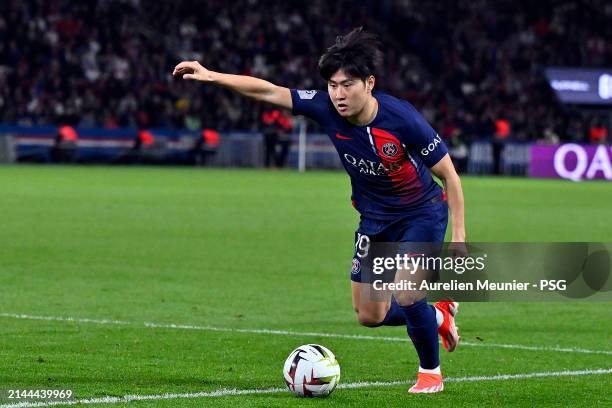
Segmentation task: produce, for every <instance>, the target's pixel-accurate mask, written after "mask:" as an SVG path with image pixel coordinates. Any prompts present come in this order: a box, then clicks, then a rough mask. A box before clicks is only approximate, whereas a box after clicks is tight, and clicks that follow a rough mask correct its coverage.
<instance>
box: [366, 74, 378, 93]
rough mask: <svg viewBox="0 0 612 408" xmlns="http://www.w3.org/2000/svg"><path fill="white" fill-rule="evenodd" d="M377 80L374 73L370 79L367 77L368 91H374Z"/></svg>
mask: <svg viewBox="0 0 612 408" xmlns="http://www.w3.org/2000/svg"><path fill="white" fill-rule="evenodd" d="M375 82H376V79H375V78H374V75H370V76H369V77H368V79H366V92H372V90H373V89H374V83H375Z"/></svg>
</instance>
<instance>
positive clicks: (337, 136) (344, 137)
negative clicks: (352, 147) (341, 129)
mask: <svg viewBox="0 0 612 408" xmlns="http://www.w3.org/2000/svg"><path fill="white" fill-rule="evenodd" d="M336 139H342V140H353V138H352V137H347V136H342V135H341V134H340V133H336Z"/></svg>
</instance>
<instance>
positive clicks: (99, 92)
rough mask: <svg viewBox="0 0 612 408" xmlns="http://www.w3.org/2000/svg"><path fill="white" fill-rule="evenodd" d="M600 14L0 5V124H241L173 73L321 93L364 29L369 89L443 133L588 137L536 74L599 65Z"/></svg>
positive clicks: (585, 126) (554, 6) (545, 6)
mask: <svg viewBox="0 0 612 408" xmlns="http://www.w3.org/2000/svg"><path fill="white" fill-rule="evenodd" d="M610 21H612V3H609V2H606V1H605V0H591V1H579V0H559V1H548V0H546V1H539V2H531V1H527V0H500V1H495V2H490V1H486V0H453V1H435V2H434V1H431V2H429V1H427V2H421V1H416V0H403V1H384V2H379V1H375V0H366V1H359V2H353V1H348V0H340V1H334V2H328V1H325V0H313V1H308V2H302V1H282V2H281V1H269V0H237V1H231V2H227V1H224V0H207V1H205V2H193V1H186V0H174V1H148V0H123V1H119V0H86V1H79V2H73V1H69V0H23V1H6V2H1V3H0V123H15V124H22V125H31V124H32V125H33V124H48V123H56V124H59V123H70V124H72V125H77V126H84V127H89V126H105V127H119V126H133V127H170V128H189V129H201V128H204V127H214V128H216V129H218V130H228V129H256V128H258V127H259V126H260V121H261V116H262V109H264V107H262V106H259V105H257V104H255V103H253V102H250V101H249V100H247V99H244V98H240V97H238V96H236V95H232V94H231V93H229V92H226V91H219V90H217V89H214V88H211V87H203V86H200V87H196V86H193V84H187V83H185V82H184V81H177V80H175V79H173V78H172V77H171V75H170V73H171V70H172V67H173V66H174V65H175V64H176V63H177V62H178V61H179V60H182V59H195V60H198V61H200V62H201V63H202V64H203V65H204V66H207V67H209V68H210V69H213V70H220V71H224V72H230V73H236V74H246V75H255V76H259V77H262V78H266V79H269V80H270V81H273V82H275V83H277V84H280V85H284V86H291V87H300V88H320V87H324V86H325V84H324V83H323V82H322V80H321V79H320V78H319V76H318V71H317V68H316V65H317V60H318V56H319V55H320V54H321V53H322V52H323V51H324V49H325V47H326V46H328V45H329V44H331V43H332V42H333V40H334V38H335V36H336V35H338V34H341V33H344V32H347V31H348V30H350V29H351V28H353V27H355V26H364V27H365V28H366V29H367V30H369V31H373V32H375V33H377V34H378V35H379V36H380V38H381V41H382V42H383V44H384V46H385V49H386V55H385V62H384V64H383V67H382V69H381V72H380V74H379V75H378V77H377V81H378V83H377V86H378V89H381V90H384V91H386V92H388V93H391V94H393V95H396V96H398V97H403V98H406V99H408V100H409V101H411V102H412V103H413V104H414V105H415V106H416V107H417V108H418V109H419V110H420V111H421V112H422V113H423V114H424V115H425V117H426V118H427V119H428V120H429V121H430V122H431V123H432V124H433V125H434V127H436V128H437V129H438V130H439V131H440V133H441V134H442V135H443V136H444V137H446V138H448V139H451V140H468V139H470V138H473V137H499V138H504V137H508V136H510V137H515V138H518V139H531V140H533V139H542V138H543V139H546V140H550V141H555V140H558V139H559V138H560V139H566V140H581V141H588V139H589V136H592V130H593V128H597V129H599V130H598V132H599V133H598V134H599V135H600V136H601V129H602V127H603V128H605V127H606V126H605V125H604V126H602V123H601V120H602V119H601V118H600V117H598V116H591V115H584V114H582V113H580V112H579V111H577V110H575V109H573V108H568V107H564V106H562V105H560V103H559V102H558V101H557V100H556V99H555V97H554V95H553V93H552V91H551V90H550V88H549V86H548V85H547V83H546V80H545V78H544V75H543V67H545V66H588V67H610V66H612V41H611V40H610V39H611V38H612V25H611V24H609V22H610ZM604 136H607V130H606V132H605V135H604ZM604 139H605V137H604Z"/></svg>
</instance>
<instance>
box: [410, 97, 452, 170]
mask: <svg viewBox="0 0 612 408" xmlns="http://www.w3.org/2000/svg"><path fill="white" fill-rule="evenodd" d="M410 113H411V114H410V117H409V118H408V123H407V129H406V133H407V135H408V138H409V140H408V143H407V147H408V148H410V149H411V150H412V151H414V152H415V153H416V154H417V155H418V156H419V157H420V158H421V160H422V161H423V163H425V165H426V166H427V167H429V168H431V167H433V166H435V165H436V164H437V163H438V162H439V161H440V160H441V159H442V158H443V157H444V156H446V154H447V153H448V149H447V147H446V145H445V144H444V142H443V141H442V138H441V137H440V135H438V133H436V131H435V130H433V128H432V127H431V126H430V125H429V123H427V121H426V120H425V118H424V117H423V116H422V115H421V114H420V113H419V112H417V110H416V109H414V108H413V107H412V106H411V112H410Z"/></svg>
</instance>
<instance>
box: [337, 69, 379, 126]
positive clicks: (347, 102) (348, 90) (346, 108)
mask: <svg viewBox="0 0 612 408" xmlns="http://www.w3.org/2000/svg"><path fill="white" fill-rule="evenodd" d="M371 79H372V81H373V79H374V77H371ZM327 91H328V93H329V97H330V98H331V101H332V102H333V104H334V107H335V108H336V111H338V113H339V114H340V116H342V117H345V118H350V117H355V116H358V115H359V114H360V113H361V112H362V110H363V108H364V107H365V105H366V102H367V101H368V97H369V96H370V95H371V93H370V91H369V88H368V85H367V84H366V82H364V81H362V80H361V79H360V78H357V77H353V76H350V75H348V74H346V73H345V72H344V71H343V70H341V69H339V70H338V71H337V72H336V73H335V74H334V75H332V76H331V78H329V81H328V82H327Z"/></svg>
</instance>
